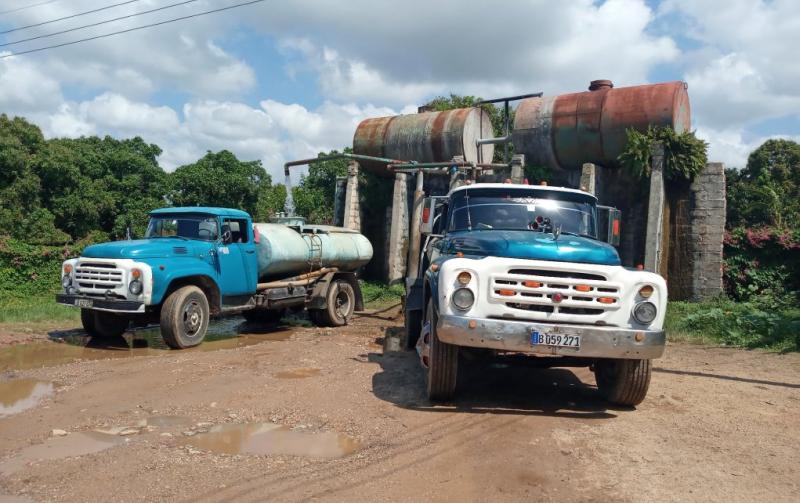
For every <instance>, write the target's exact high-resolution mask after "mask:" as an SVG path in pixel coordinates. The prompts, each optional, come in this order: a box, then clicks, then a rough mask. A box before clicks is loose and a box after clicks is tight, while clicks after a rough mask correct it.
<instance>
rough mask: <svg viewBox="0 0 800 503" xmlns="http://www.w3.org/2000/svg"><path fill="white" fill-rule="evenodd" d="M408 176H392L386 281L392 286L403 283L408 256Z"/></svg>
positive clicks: (398, 174) (397, 174)
mask: <svg viewBox="0 0 800 503" xmlns="http://www.w3.org/2000/svg"><path fill="white" fill-rule="evenodd" d="M407 184H408V175H406V174H405V173H396V174H395V175H394V192H393V196H392V220H391V228H390V229H391V230H390V231H389V249H388V257H387V258H388V267H387V269H388V278H387V279H388V281H389V284H394V283H397V282H400V281H404V279H405V276H406V257H407V254H408V188H407Z"/></svg>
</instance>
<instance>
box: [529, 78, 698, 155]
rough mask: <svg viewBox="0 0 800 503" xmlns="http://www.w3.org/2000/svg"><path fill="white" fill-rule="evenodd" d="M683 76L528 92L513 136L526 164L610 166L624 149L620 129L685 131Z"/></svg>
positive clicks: (687, 112) (686, 106)
mask: <svg viewBox="0 0 800 503" xmlns="http://www.w3.org/2000/svg"><path fill="white" fill-rule="evenodd" d="M686 89H687V85H686V83H685V82H666V83H661V84H650V85H642V86H634V87H620V88H616V89H615V88H614V84H612V83H611V81H610V80H595V81H592V82H591V85H590V86H589V91H585V92H581V93H573V94H562V95H560V96H548V97H541V98H528V99H526V100H523V101H521V102H520V104H519V106H518V107H517V111H516V117H515V119H514V132H513V141H514V149H515V152H517V153H523V154H525V157H526V159H525V160H526V162H527V163H528V164H534V165H542V166H550V167H553V168H562V169H578V168H580V166H581V165H582V164H583V163H586V162H592V163H595V164H599V165H601V166H615V165H616V164H617V157H618V156H619V155H620V154H621V153H622V151H623V150H624V149H625V144H626V142H627V136H626V133H625V131H626V129H629V128H633V129H636V130H639V131H645V130H647V127H648V126H650V125H654V126H671V127H672V128H673V129H674V130H675V131H678V132H684V131H688V130H689V128H690V126H691V111H690V108H689V94H688V93H687V91H686Z"/></svg>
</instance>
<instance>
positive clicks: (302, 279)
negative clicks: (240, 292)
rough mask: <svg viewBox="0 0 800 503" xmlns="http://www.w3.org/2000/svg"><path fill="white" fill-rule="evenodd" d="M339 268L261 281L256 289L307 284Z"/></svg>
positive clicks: (328, 268)
mask: <svg viewBox="0 0 800 503" xmlns="http://www.w3.org/2000/svg"><path fill="white" fill-rule="evenodd" d="M338 270H339V268H337V267H323V268H322V269H319V270H317V271H312V272H309V273H306V274H301V275H299V276H295V277H294V278H291V279H284V280H280V281H270V282H267V283H259V284H257V285H256V290H257V291H260V290H266V289H267V288H286V287H292V286H305V285H307V284H309V283H311V282H313V281H316V280H317V278H319V277H320V276H323V275H325V274H328V273H329V272H336V271H338Z"/></svg>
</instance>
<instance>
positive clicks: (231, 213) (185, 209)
mask: <svg viewBox="0 0 800 503" xmlns="http://www.w3.org/2000/svg"><path fill="white" fill-rule="evenodd" d="M175 213H181V214H188V213H194V214H197V213H202V214H204V215H214V216H219V217H236V218H250V215H249V214H248V213H247V212H245V211H242V210H235V209H233V208H215V207H210V206H180V207H176V208H158V209H157V210H153V211H151V212H150V214H151V215H172V214H175Z"/></svg>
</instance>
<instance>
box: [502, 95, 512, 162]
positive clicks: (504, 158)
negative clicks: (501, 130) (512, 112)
mask: <svg viewBox="0 0 800 503" xmlns="http://www.w3.org/2000/svg"><path fill="white" fill-rule="evenodd" d="M505 111H506V134H505V137H506V138H508V134H509V131H508V123H509V121H510V120H511V118H510V116H509V115H508V100H506V104H505ZM505 149H506V150H505V153H504V154H503V162H505V163H506V164H507V163H508V142H506V144H505Z"/></svg>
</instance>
